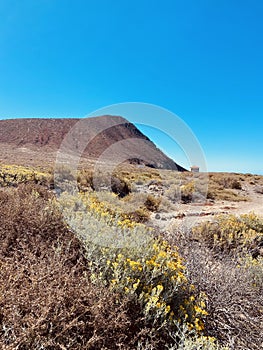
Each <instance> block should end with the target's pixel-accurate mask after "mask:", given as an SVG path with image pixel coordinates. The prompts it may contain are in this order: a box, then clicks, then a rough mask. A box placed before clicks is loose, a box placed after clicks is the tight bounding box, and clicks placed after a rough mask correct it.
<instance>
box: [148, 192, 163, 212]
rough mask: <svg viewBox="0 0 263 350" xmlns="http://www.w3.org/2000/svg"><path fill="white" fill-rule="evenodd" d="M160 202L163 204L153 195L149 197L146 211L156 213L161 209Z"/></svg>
mask: <svg viewBox="0 0 263 350" xmlns="http://www.w3.org/2000/svg"><path fill="white" fill-rule="evenodd" d="M160 202H161V199H160V198H156V197H154V196H152V195H148V196H147V198H146V201H145V203H144V205H145V207H146V209H148V210H150V211H156V210H157V209H158V208H159V205H160Z"/></svg>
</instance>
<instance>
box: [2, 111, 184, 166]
mask: <svg viewBox="0 0 263 350" xmlns="http://www.w3.org/2000/svg"><path fill="white" fill-rule="evenodd" d="M62 142H64V148H63V150H65V145H66V152H69V153H71V154H75V155H79V154H80V155H81V156H82V158H83V159H89V160H95V159H98V158H99V157H102V158H103V160H106V161H109V160H113V159H120V160H121V161H122V160H125V161H126V160H127V161H129V162H131V163H135V164H144V165H148V166H150V167H153V168H160V169H172V170H179V171H182V170H184V169H183V168H182V167H181V166H179V165H177V164H176V163H175V162H174V161H173V160H172V159H170V158H168V157H167V156H166V155H165V154H164V153H163V152H162V151H160V150H159V149H158V148H157V147H156V146H155V145H154V143H153V142H151V141H150V140H149V139H148V138H147V137H146V136H145V135H144V134H142V133H141V132H140V131H139V130H138V129H137V128H136V126H134V125H133V124H131V123H130V122H128V121H127V120H126V119H124V118H122V117H116V116H100V117H94V118H87V119H70V118H65V119H39V118H37V119H34V118H32V119H12V120H0V161H2V162H4V163H15V164H20V165H42V166H44V165H51V166H52V165H53V163H54V160H55V158H56V154H57V151H58V150H59V149H60V147H61V144H62Z"/></svg>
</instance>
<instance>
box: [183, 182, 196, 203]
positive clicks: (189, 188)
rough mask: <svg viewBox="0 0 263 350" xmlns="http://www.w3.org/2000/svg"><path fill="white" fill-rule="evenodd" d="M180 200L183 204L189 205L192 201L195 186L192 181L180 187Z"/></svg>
mask: <svg viewBox="0 0 263 350" xmlns="http://www.w3.org/2000/svg"><path fill="white" fill-rule="evenodd" d="M180 189H181V200H182V202H183V203H189V202H191V201H192V199H193V195H194V191H195V184H194V182H193V181H191V182H189V183H187V184H186V185H182V186H181V188H180Z"/></svg>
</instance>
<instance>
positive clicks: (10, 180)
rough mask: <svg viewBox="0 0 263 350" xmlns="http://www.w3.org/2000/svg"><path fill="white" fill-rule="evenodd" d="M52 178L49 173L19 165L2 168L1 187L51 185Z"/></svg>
mask: <svg viewBox="0 0 263 350" xmlns="http://www.w3.org/2000/svg"><path fill="white" fill-rule="evenodd" d="M51 179H52V176H51V175H50V174H48V173H44V172H42V171H39V170H36V169H32V168H29V167H23V166H18V165H4V164H1V166H0V186H1V187H7V186H17V185H19V184H21V183H36V184H42V185H46V186H47V185H49V183H50V182H51Z"/></svg>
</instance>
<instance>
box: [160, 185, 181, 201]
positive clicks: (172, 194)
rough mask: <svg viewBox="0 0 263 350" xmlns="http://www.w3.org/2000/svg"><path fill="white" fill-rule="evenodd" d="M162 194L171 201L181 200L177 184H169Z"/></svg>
mask: <svg viewBox="0 0 263 350" xmlns="http://www.w3.org/2000/svg"><path fill="white" fill-rule="evenodd" d="M164 196H165V197H166V198H168V199H169V200H170V201H172V202H180V201H181V189H180V186H178V185H171V186H170V187H169V188H168V189H167V190H166V191H165V193H164Z"/></svg>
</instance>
